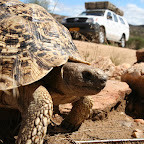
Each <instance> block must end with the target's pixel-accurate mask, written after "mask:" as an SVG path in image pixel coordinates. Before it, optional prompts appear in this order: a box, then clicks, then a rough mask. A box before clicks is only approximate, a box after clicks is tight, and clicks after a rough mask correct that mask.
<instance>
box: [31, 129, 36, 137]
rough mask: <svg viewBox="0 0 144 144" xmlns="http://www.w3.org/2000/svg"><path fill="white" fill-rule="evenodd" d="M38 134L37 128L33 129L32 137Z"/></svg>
mask: <svg viewBox="0 0 144 144" xmlns="http://www.w3.org/2000/svg"><path fill="white" fill-rule="evenodd" d="M36 133H37V129H36V128H34V129H33V132H32V136H35V135H36Z"/></svg>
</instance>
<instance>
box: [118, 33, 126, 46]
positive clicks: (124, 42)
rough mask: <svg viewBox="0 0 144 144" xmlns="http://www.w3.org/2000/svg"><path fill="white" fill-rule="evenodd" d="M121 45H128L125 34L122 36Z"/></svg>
mask: <svg viewBox="0 0 144 144" xmlns="http://www.w3.org/2000/svg"><path fill="white" fill-rule="evenodd" d="M119 46H120V47H123V48H124V47H125V46H126V40H125V37H124V35H123V36H122V38H121V40H120V43H119Z"/></svg>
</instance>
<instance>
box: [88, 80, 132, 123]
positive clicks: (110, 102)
mask: <svg viewBox="0 0 144 144" xmlns="http://www.w3.org/2000/svg"><path fill="white" fill-rule="evenodd" d="M130 93H131V89H130V88H129V86H128V85H127V84H126V83H125V82H119V81H113V80H108V81H107V83H106V87H105V88H104V89H103V90H102V91H101V92H100V93H98V94H97V95H93V96H90V98H91V99H92V100H93V107H92V111H93V113H92V119H93V120H97V119H103V118H104V117H106V116H107V113H108V112H109V111H111V109H112V108H116V107H117V106H118V105H119V104H120V103H121V102H122V101H123V100H124V98H125V96H126V95H128V94H130Z"/></svg>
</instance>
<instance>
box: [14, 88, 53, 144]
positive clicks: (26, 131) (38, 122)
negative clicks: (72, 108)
mask: <svg viewBox="0 0 144 144" xmlns="http://www.w3.org/2000/svg"><path fill="white" fill-rule="evenodd" d="M32 96H33V100H32V101H31V102H30V104H29V106H28V109H27V110H25V111H23V112H22V123H21V128H20V131H19V134H18V139H17V140H16V144H42V143H43V139H44V136H45V135H46V132H47V126H48V124H49V123H50V119H51V117H52V113H53V103H52V99H51V96H50V94H49V93H48V91H47V90H46V88H44V87H43V86H39V87H38V88H37V89H36V90H35V91H34V93H33V94H32Z"/></svg>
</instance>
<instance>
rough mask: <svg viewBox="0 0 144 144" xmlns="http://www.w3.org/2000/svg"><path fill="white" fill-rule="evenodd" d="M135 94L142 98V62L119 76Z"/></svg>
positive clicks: (143, 74) (143, 65)
mask: <svg viewBox="0 0 144 144" xmlns="http://www.w3.org/2000/svg"><path fill="white" fill-rule="evenodd" d="M121 80H122V81H124V82H126V83H128V85H129V86H130V88H131V89H132V90H133V91H135V93H136V94H137V95H139V96H140V97H143V98H144V63H137V64H135V65H133V66H132V67H130V68H129V69H128V70H127V71H126V72H125V73H124V74H123V75H122V77H121Z"/></svg>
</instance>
